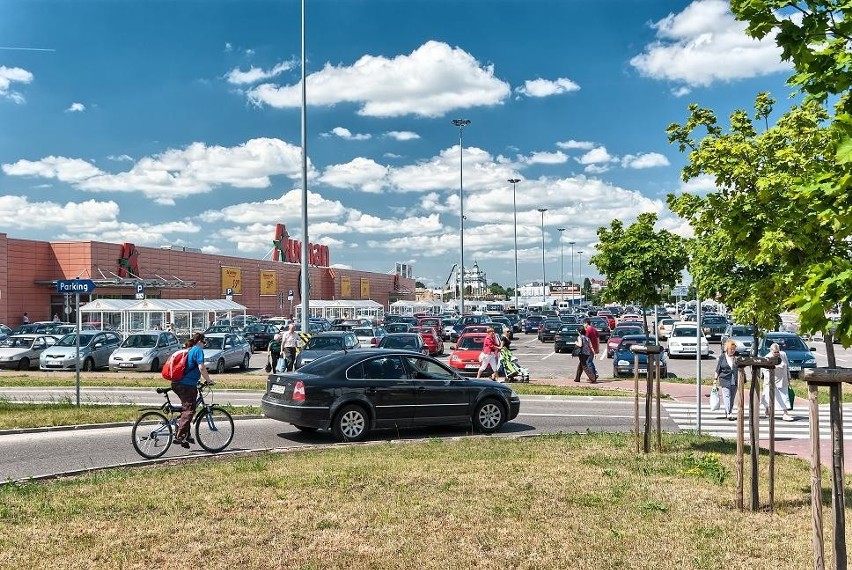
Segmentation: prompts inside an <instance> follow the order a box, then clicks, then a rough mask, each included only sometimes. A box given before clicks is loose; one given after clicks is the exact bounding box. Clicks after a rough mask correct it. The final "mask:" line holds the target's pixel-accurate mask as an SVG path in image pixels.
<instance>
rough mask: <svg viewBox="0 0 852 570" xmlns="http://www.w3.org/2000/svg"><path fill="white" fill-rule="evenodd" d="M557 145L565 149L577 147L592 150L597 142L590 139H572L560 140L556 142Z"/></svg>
mask: <svg viewBox="0 0 852 570" xmlns="http://www.w3.org/2000/svg"><path fill="white" fill-rule="evenodd" d="M556 146H558V147H559V148H561V149H565V150H572V149H575V148H576V149H580V150H591V149H593V148H595V143H593V142H590V141H575V140H573V139H571V140H567V141H563V142H558V143H556Z"/></svg>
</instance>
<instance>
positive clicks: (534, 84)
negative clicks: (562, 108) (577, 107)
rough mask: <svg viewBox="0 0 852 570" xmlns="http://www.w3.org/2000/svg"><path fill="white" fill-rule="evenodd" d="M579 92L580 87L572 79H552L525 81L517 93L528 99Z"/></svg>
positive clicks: (516, 90)
mask: <svg viewBox="0 0 852 570" xmlns="http://www.w3.org/2000/svg"><path fill="white" fill-rule="evenodd" d="M579 90H580V86H579V85H577V84H576V83H574V82H573V81H571V80H570V79H567V78H565V77H560V78H559V79H556V80H553V81H551V80H550V79H527V80H526V81H524V85H523V87H518V88H517V89H515V92H517V93H518V94H519V95H525V96H527V97H549V96H551V95H561V94H562V93H570V92H571V91H579Z"/></svg>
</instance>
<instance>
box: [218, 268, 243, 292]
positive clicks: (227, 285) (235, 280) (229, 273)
mask: <svg viewBox="0 0 852 570" xmlns="http://www.w3.org/2000/svg"><path fill="white" fill-rule="evenodd" d="M228 289H230V290H231V293H230V294H231V295H242V294H243V270H242V269H240V268H239V267H222V294H223V295H227V294H228Z"/></svg>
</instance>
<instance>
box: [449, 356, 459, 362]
mask: <svg viewBox="0 0 852 570" xmlns="http://www.w3.org/2000/svg"><path fill="white" fill-rule="evenodd" d="M450 362H461V358H459V357H458V355H455V354H453V355H452V356H450Z"/></svg>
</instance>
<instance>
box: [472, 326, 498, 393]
mask: <svg viewBox="0 0 852 570" xmlns="http://www.w3.org/2000/svg"><path fill="white" fill-rule="evenodd" d="M499 351H500V340H499V339H498V338H497V335H496V334H495V332H494V329H493V328H491V327H488V328H487V329H486V331H485V339H483V341H482V354H481V355H480V360H481V362H482V363H481V364H480V365H479V371H478V372H477V373H476V377H477V378H482V373H483V372H484V371H485V369H486V368H488V367H489V366H490V367H491V379H492V380H497V369H498V368H499V364H498V363H497V355H498V354H499Z"/></svg>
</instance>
